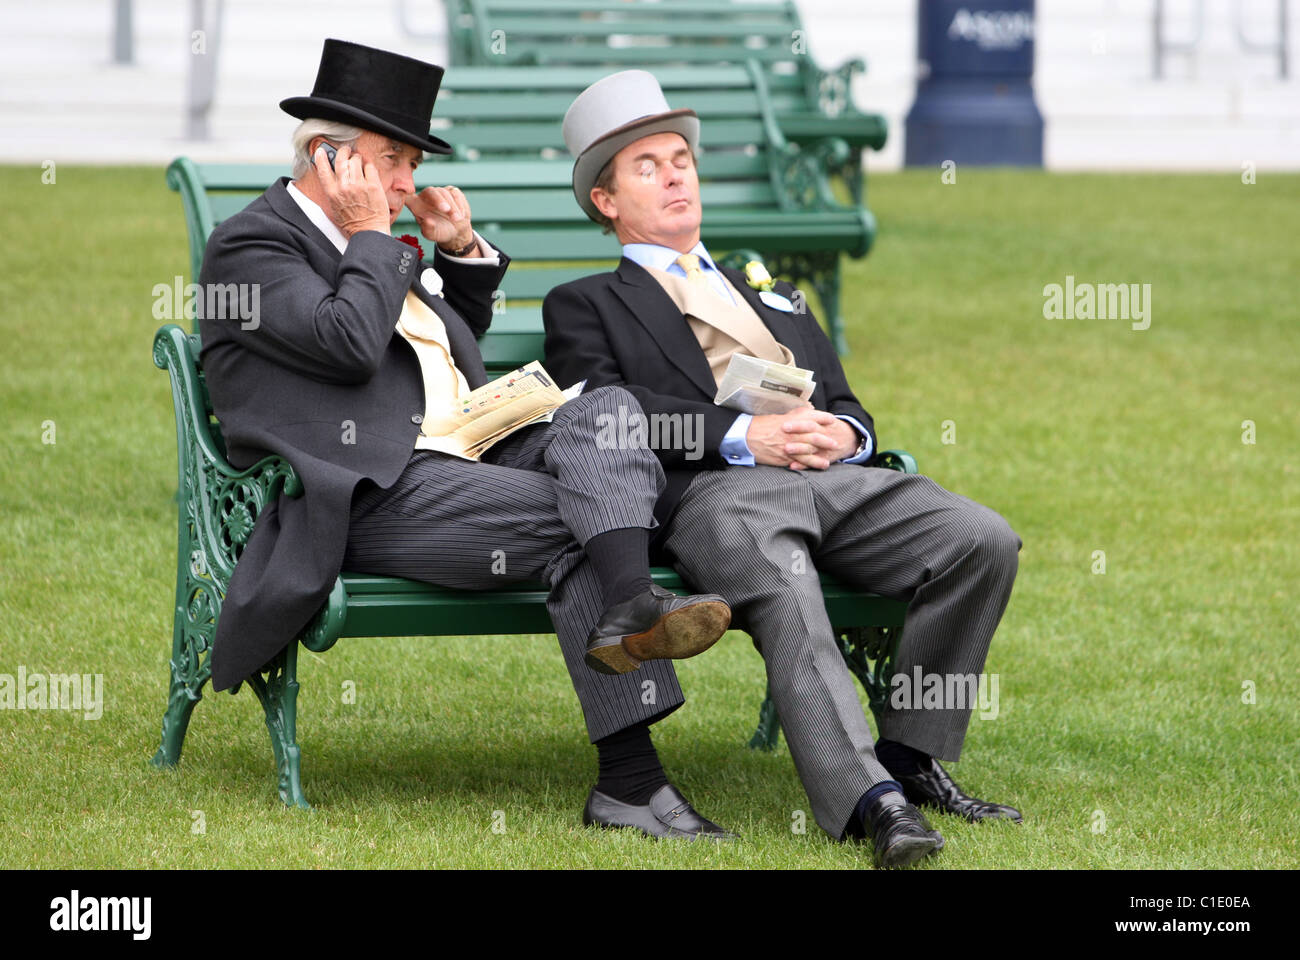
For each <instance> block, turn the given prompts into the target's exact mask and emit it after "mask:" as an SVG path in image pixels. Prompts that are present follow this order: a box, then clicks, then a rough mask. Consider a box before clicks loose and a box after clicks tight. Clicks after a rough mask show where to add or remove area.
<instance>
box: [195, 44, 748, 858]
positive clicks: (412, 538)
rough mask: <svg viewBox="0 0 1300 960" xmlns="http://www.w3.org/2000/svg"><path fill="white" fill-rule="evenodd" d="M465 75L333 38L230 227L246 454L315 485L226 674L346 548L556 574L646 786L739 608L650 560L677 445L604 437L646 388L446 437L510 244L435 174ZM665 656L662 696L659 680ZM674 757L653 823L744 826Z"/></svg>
mask: <svg viewBox="0 0 1300 960" xmlns="http://www.w3.org/2000/svg"><path fill="white" fill-rule="evenodd" d="M441 78H442V68H441V67H437V66H434V65H432V64H427V63H423V62H421V61H419V60H414V59H411V58H409V57H403V56H400V55H398V54H394V53H389V52H387V51H383V50H376V49H374V48H371V47H366V46H362V45H361V44H355V43H346V42H343V41H339V40H326V41H325V48H324V51H323V52H322V55H321V63H320V69H319V72H318V74H317V77H316V85H315V88H314V89H313V90H312V93H311V95H310V96H307V97H293V98H290V99H288V100H285V101H284V102H283V103H281V107H282V108H283V109H284V110H285V111H286V112H288V113H289V114H291V115H292V116H294V117H297V118H298V119H300V120H301V121H302V123H301V124H300V125H299V127H298V130H297V131H296V132H295V134H294V138H293V139H294V148H295V154H296V157H295V164H294V171H293V172H294V179H292V180H290V179H289V178H288V177H284V178H281V179H280V180H279V181H277V182H276V183H274V184H272V185H271V186H270V187H269V188H268V189H267V190H266V192H265V193H264V194H263V195H262V196H260V197H259V198H258V199H256V200H254V201H253V202H252V203H251V204H249V206H248V207H247V208H245V209H244V210H243V211H241V212H239V213H237V214H235V215H234V216H231V217H230V218H229V219H227V220H226V221H225V222H223V223H222V224H221V225H220V226H218V227H217V228H216V229H215V230H214V231H213V233H212V236H211V238H210V239H209V240H208V243H207V247H206V253H205V257H204V261H203V268H202V271H201V278H200V280H201V283H202V284H204V286H205V288H206V289H212V288H211V287H208V286H207V285H208V284H223V285H229V289H234V288H235V285H236V284H245V283H251V284H257V285H258V286H259V288H260V306H261V311H260V318H259V322H258V323H255V324H247V323H242V322H240V321H239V320H233V321H227V320H224V319H222V317H221V315H218V316H216V317H207V316H204V317H201V318H200V321H199V326H200V330H201V332H202V338H203V352H202V360H203V367H204V371H205V374H206V379H207V386H208V389H209V391H210V393H211V397H212V404H213V408H214V410H215V412H216V415H217V417H218V419H219V420H220V421H221V426H222V433H223V436H224V438H225V443H226V448H227V455H228V457H229V459H230V461H231V462H232V463H233V464H234V465H235V466H237V467H246V466H248V465H250V464H252V463H254V462H256V461H257V460H259V459H261V458H262V457H264V456H266V455H268V454H278V455H280V456H282V457H284V458H285V459H286V460H288V461H289V463H291V464H292V465H293V467H294V469H295V470H296V471H297V472H298V475H299V476H300V477H301V478H302V481H303V488H304V491H303V494H302V496H301V497H297V498H289V497H281V498H280V499H279V500H278V501H277V502H275V503H272V504H269V505H268V506H267V508H266V509H264V510H263V511H262V512H261V514H260V516H258V517H257V521H256V525H255V526H254V528H253V531H252V534H251V535H250V537H249V539H248V542H247V544H246V545H245V547H244V550H243V553H242V556H240V558H239V561H238V563H237V564H236V566H235V569H234V572H233V575H232V576H231V579H230V585H229V589H228V592H227V595H226V596H225V598H224V602H223V604H222V607H221V610H220V617H219V619H218V622H217V634H216V642H215V644H214V647H213V653H212V680H213V686H214V688H215V689H217V690H222V689H225V688H227V687H232V686H234V685H236V684H237V683H239V682H240V681H241V680H243V679H244V678H246V677H248V676H249V675H251V674H252V673H253V672H254V671H257V670H258V669H259V668H262V667H263V665H264V664H266V663H267V662H268V661H270V660H271V658H273V657H274V656H275V655H276V654H277V653H278V652H279V651H280V650H281V649H283V648H284V646H285V645H286V644H288V643H294V642H296V641H295V639H294V638H295V636H296V635H297V633H298V632H299V630H301V628H302V627H303V626H304V625H305V623H306V622H307V621H308V619H309V618H310V617H311V616H312V615H313V614H314V613H315V612H316V610H318V609H319V608H320V606H321V604H322V603H323V602H324V601H325V599H326V596H327V595H328V593H329V591H330V589H331V587H332V585H333V583H334V581H335V578H336V577H337V576H338V573H339V571H340V569H348V570H352V571H355V572H361V573H375V574H384V575H390V576H401V577H408V578H411V579H416V580H423V581H427V582H430V583H436V584H440V585H443V586H449V587H457V588H462V589H472V590H473V589H476V590H483V589H490V588H492V587H496V586H500V585H502V584H505V583H508V582H511V581H519V580H542V581H544V582H545V583H546V584H547V585H548V587H549V594H548V599H547V606H548V609H549V611H550V613H551V617H552V620H553V621H554V623H555V627H556V632H557V634H558V635H559V640H560V645H561V648H562V650H563V653H564V658H565V663H566V665H567V666H568V669H569V673H570V677H571V679H572V681H573V684H574V688H575V689H576V691H577V693H578V698H579V700H580V701H581V704H582V708H583V713H584V716H585V718H586V722H587V729H588V733H589V735H590V738H591V739H592V740H593V741H594V742H596V743H597V745H598V748H599V750H600V762H601V779H600V781H598V784H597V785H598V786H600V787H601V789H602V791H605V790H609V791H612V792H613V793H615V794H616V795H618V796H620V797H623V798H625V799H638V798H637V797H636V794H635V790H633V789H631V788H630V787H629V786H628V782H627V781H628V778H627V777H626V776H623V775H622V771H623V769H624V768H626V767H627V766H629V765H631V766H633V767H635V768H636V769H639V770H640V769H644V768H645V765H646V764H645V756H644V749H643V745H648V744H649V734H648V733H647V732H646V731H647V727H648V725H649V724H650V723H653V722H654V721H655V720H657V719H659V718H660V717H662V716H665V715H666V714H668V713H670V712H671V711H672V710H674V709H676V707H678V706H679V705H680V704H681V703H682V697H681V691H680V688H679V687H678V684H677V680H676V676H675V674H674V672H673V670H672V667H671V664H669V663H667V662H665V660H667V659H673V658H682V657H688V656H692V655H694V654H697V653H699V652H701V651H703V650H705V649H707V648H708V646H709V645H710V644H712V643H713V642H714V641H716V640H717V638H718V637H719V636H721V634H722V633H723V631H724V630H725V629H726V626H727V622H728V620H729V618H730V612H729V611H728V609H727V606H726V604H725V602H723V601H722V600H721V598H719V597H716V596H692V597H677V596H674V595H673V594H670V593H668V592H667V591H663V590H660V589H659V588H658V587H656V586H654V585H653V584H652V583H651V581H650V571H649V566H648V560H647V556H646V544H647V540H648V537H649V531H650V530H651V529H653V527H654V525H655V521H654V518H653V512H652V511H653V505H654V502H655V499H656V496H657V495H658V492H659V490H660V488H661V487H662V484H663V473H662V469H661V468H660V466H659V464H658V462H657V460H656V459H655V457H654V455H653V454H652V453H651V452H650V451H648V450H646V449H644V448H642V449H624V450H613V449H608V448H606V447H603V446H602V445H601V444H600V443H599V442H598V438H597V427H596V424H597V422H598V420H599V418H600V417H601V416H602V415H603V413H604V412H607V411H611V410H614V409H616V408H617V407H619V406H620V405H624V404H633V405H635V403H636V401H635V400H634V399H633V398H632V397H631V396H630V395H629V394H628V393H627V392H626V391H624V390H622V389H621V388H618V387H611V388H604V389H594V388H593V389H592V390H589V391H587V392H585V393H584V394H582V395H581V396H580V397H578V398H576V399H574V400H571V401H569V402H568V403H565V404H564V405H563V406H561V407H560V408H559V409H558V410H557V411H556V413H555V416H554V421H553V422H552V423H550V424H535V425H532V426H530V427H526V428H524V429H522V430H520V431H518V432H516V433H514V434H512V435H510V436H509V437H507V438H506V439H504V440H502V441H500V442H498V443H497V444H495V445H494V446H492V447H491V448H490V449H489V450H488V451H487V452H486V453H484V454H483V455H482V457H481V458H480V459H478V460H473V459H468V458H460V457H457V456H453V455H451V454H449V453H444V452H441V450H440V448H439V443H438V440H439V439H440V438H441V437H442V436H444V435H445V434H446V432H447V431H446V428H445V427H444V426H443V425H444V424H445V423H447V422H448V417H447V416H446V414H448V413H449V412H451V411H454V410H455V409H456V407H457V406H458V404H457V398H458V397H460V396H463V395H464V394H465V393H467V392H469V390H471V389H473V388H477V387H480V386H482V385H483V384H484V383H486V382H487V379H488V378H487V373H486V371H485V369H484V365H483V359H482V356H481V355H480V353H479V350H478V346H477V343H476V339H477V337H479V336H481V335H482V334H483V332H484V331H485V330H486V329H487V327H488V324H489V323H490V322H491V319H492V293H493V291H494V290H495V289H496V288H497V287H498V285H499V283H500V280H501V275H502V273H503V272H504V270H505V268H506V265H507V264H508V262H509V258H508V257H507V256H506V255H505V254H504V253H502V252H501V251H499V250H496V249H494V248H493V247H491V245H489V244H488V243H487V242H486V241H485V240H484V239H483V238H482V237H481V236H479V235H478V234H477V233H476V232H475V231H474V229H473V227H472V225H471V218H470V207H469V203H468V201H467V200H466V198H465V197H464V195H463V194H462V193H461V192H460V191H459V190H457V189H456V188H455V187H426V188H425V189H424V190H421V191H418V192H417V191H416V189H415V183H414V172H415V170H416V168H417V167H418V166H419V165H420V162H421V160H422V159H423V155H424V153H425V152H429V153H441V154H445V153H449V152H450V148H449V147H448V145H447V144H446V143H444V142H443V141H441V140H439V139H438V138H436V137H434V136H432V135H431V134H430V133H429V119H430V114H431V113H432V110H433V104H434V99H435V98H436V96H437V93H438V86H439V83H440V81H441ZM403 207H407V208H409V209H410V211H411V213H412V214H413V215H414V216H415V218H416V220H417V221H418V223H419V226H420V232H421V233H422V234H423V238H424V240H425V241H426V242H428V243H430V244H431V245H432V246H433V248H434V252H433V255H432V256H431V258H429V259H428V260H425V259H423V251H422V250H420V248H419V244H418V241H415V239H414V238H410V240H411V241H412V242H410V243H407V242H402V241H400V240H397V239H394V238H393V237H392V235H391V234H390V232H389V231H390V228H391V226H392V225H393V223H394V222H395V221H396V220H397V217H398V215H399V214H400V213H401V211H402V208H403ZM417 250H419V252H418V253H417ZM202 299H203V298H200V300H202ZM226 315H228V316H237V314H235V313H230V312H226ZM502 558H504V559H505V563H504V566H503V565H502V564H501V563H499V562H498V561H499V560H500V559H502ZM466 628H467V630H469V631H470V632H473V630H474V625H473V624H472V623H471V624H467V625H466ZM495 652H496V648H493V647H490V646H487V645H484V647H483V655H484V656H485V657H489V658H490V657H492V656H494V654H495ZM432 655H433V656H436V652H434V653H433V654H432ZM646 661H648V662H646ZM643 663H644V667H642V664H643ZM634 670H640V672H639V673H636V674H630V675H626V674H629V672H630V671H634ZM647 679H649V680H651V681H652V682H653V684H654V689H655V690H656V692H657V696H656V697H652V698H646V697H645V696H644V693H643V690H644V689H645V688H644V686H643V683H644V681H645V680H647ZM651 753H653V748H651ZM655 773H656V769H652V770H651V774H652V775H653V774H655ZM657 776H658V780H659V782H658V783H657V784H656V786H657V787H658V789H657V790H656V792H655V794H654V797H655V801H654V803H655V809H654V811H653V813H654V814H655V816H654V817H652V818H651V819H650V821H649V824H648V826H649V827H650V828H651V829H657V830H658V831H659V832H661V833H663V834H665V835H668V834H673V833H677V834H690V835H691V836H698V835H701V834H706V833H707V834H714V835H718V834H721V833H722V831H721V829H720V828H718V827H716V825H714V824H710V823H709V822H708V821H707V820H704V819H703V818H702V817H699V816H698V815H696V814H695V813H694V811H693V810H691V808H690V806H689V805H688V804H686V803H685V801H684V800H683V799H682V798H681V796H680V794H677V793H676V792H675V790H674V789H673V788H672V787H671V785H668V783H667V778H666V777H665V776H664V775H663V771H662V768H657ZM652 779H653V777H652ZM641 783H642V781H637V782H635V783H633V785H632V786H633V787H638V788H639V787H640V786H641Z"/></svg>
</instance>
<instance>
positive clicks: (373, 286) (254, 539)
mask: <svg viewBox="0 0 1300 960" xmlns="http://www.w3.org/2000/svg"><path fill="white" fill-rule="evenodd" d="M287 183H288V178H287V177H284V178H281V179H280V180H279V181H277V182H276V183H275V184H273V185H272V186H271V187H270V188H268V189H267V191H266V192H265V193H264V194H263V195H262V196H260V197H259V198H257V199H256V200H254V201H253V202H252V203H251V204H249V206H248V207H247V208H246V209H244V210H243V211H241V212H240V213H238V214H236V215H235V216H233V217H231V218H230V219H229V220H226V221H225V222H224V223H222V224H221V225H220V226H219V227H217V229H216V230H214V231H213V233H212V236H211V237H210V238H209V240H208V244H207V249H206V253H205V256H204V258H203V269H202V271H201V273H200V283H201V284H203V285H204V287H203V288H204V289H208V288H207V286H206V285H207V284H215V283H221V284H229V283H256V284H259V285H260V293H259V296H260V304H259V305H260V317H259V321H260V322H259V323H258V324H257V325H256V327H255V328H252V329H247V330H245V329H243V328H242V327H243V326H244V324H241V321H240V320H239V319H238V318H237V317H236V318H235V319H229V320H223V319H219V318H215V317H213V318H209V317H200V320H199V330H200V333H201V334H202V338H203V352H202V356H201V359H202V363H203V368H204V371H205V375H206V379H207V385H208V391H209V393H210V394H211V396H212V405H213V409H214V411H215V413H216V415H217V418H218V419H219V420H220V421H221V427H222V432H223V434H224V436H225V440H226V447H227V455H228V457H229V459H230V462H231V463H232V464H234V465H235V466H236V467H240V468H243V467H247V466H250V465H251V464H252V463H254V462H255V461H256V460H258V459H260V458H261V457H264V456H266V455H267V454H268V453H276V454H279V455H280V456H282V457H284V458H285V459H286V460H288V461H289V463H291V464H292V465H293V467H294V469H295V470H297V471H298V473H299V475H300V476H301V477H302V480H303V486H304V490H305V492H304V494H303V495H302V496H301V497H299V498H289V497H280V499H279V500H278V502H276V503H272V504H270V505H268V507H267V508H266V509H265V510H263V511H262V514H261V516H259V517H258V518H257V523H256V526H255V527H254V529H253V532H252V535H251V536H250V538H249V540H248V542H247V544H245V547H244V552H243V555H242V556H241V557H240V560H239V562H238V564H237V565H236V566H235V571H234V574H233V575H232V576H231V579H230V587H229V590H228V591H227V594H226V598H225V601H224V603H223V605H222V610H221V615H220V618H219V619H218V622H217V635H216V641H215V645H214V647H213V651H212V686H213V689H214V690H224V689H225V688H227V687H231V686H234V685H235V684H236V683H238V682H240V681H241V680H243V679H244V678H245V677H247V676H249V675H250V674H251V673H253V672H254V671H255V670H257V669H258V668H259V667H261V666H262V665H263V664H265V663H266V662H267V661H268V660H270V659H271V658H272V657H274V656H275V655H276V654H277V653H278V652H279V651H280V650H281V649H283V648H284V647H285V646H286V645H287V644H288V643H289V642H290V641H291V640H292V639H293V638H294V637H295V636H296V635H297V633H298V631H299V630H301V629H302V627H303V626H304V625H305V624H306V623H307V621H308V620H309V619H310V618H311V616H312V614H314V613H315V612H316V610H317V609H319V608H320V606H321V604H322V603H324V602H325V599H326V597H327V596H328V595H329V591H330V588H331V587H332V586H333V583H334V580H335V578H336V577H337V576H338V573H339V569H340V567H341V566H342V562H343V551H344V548H345V546H346V543H347V535H348V513H349V508H350V506H351V502H352V495H353V491H354V490H355V489H356V487H357V485H358V484H360V483H362V482H363V481H371V482H373V483H375V484H377V485H378V486H380V487H388V486H391V485H392V484H393V483H394V482H395V481H396V479H397V477H398V475H399V474H400V473H401V472H402V469H403V468H404V467H405V466H406V462H407V460H409V459H410V457H411V455H412V453H413V452H414V445H415V437H416V435H417V434H418V433H419V431H420V426H419V423H420V417H421V415H422V414H423V412H424V387H423V381H422V380H421V378H420V367H419V362H418V361H417V360H416V357H415V351H414V350H413V349H412V348H411V346H410V344H408V343H407V342H406V341H405V340H404V339H403V338H402V337H401V336H400V335H399V334H397V333H396V332H395V331H394V326H395V324H396V323H397V318H398V316H399V315H400V314H401V309H402V301H403V300H404V299H405V297H406V292H407V290H409V289H414V290H415V292H416V294H417V295H418V296H419V297H420V299H421V300H423V301H424V302H425V303H427V304H428V305H429V307H430V308H431V309H432V310H433V311H434V312H435V313H436V314H437V315H438V316H439V317H441V318H442V320H443V322H444V323H445V324H446V327H447V336H448V339H449V340H450V342H451V348H452V355H453V357H454V359H455V361H456V365H457V366H458V367H459V368H460V370H461V372H462V373H463V374H464V375H465V379H466V381H468V383H469V385H470V387H471V388H473V387H478V386H481V385H483V384H484V383H486V382H487V374H486V372H485V371H484V368H483V360H482V357H481V355H480V354H479V350H478V345H477V343H476V342H475V341H476V338H477V337H479V336H481V335H482V334H483V332H484V331H486V330H487V328H488V324H489V323H490V322H491V318H492V292H493V291H494V290H496V289H497V287H498V286H499V285H500V282H501V277H502V274H503V273H504V272H505V269H506V266H507V264H508V263H509V258H508V257H506V255H505V254H501V264H500V266H499V267H497V268H495V269H493V268H489V267H484V266H467V265H464V264H457V263H452V262H451V261H448V260H446V259H444V258H442V257H441V256H440V255H438V254H435V260H434V265H435V266H436V268H437V270H438V272H439V273H440V274H441V275H442V276H443V278H444V281H445V283H444V291H443V293H444V296H445V297H446V299H445V300H444V299H442V298H439V297H436V296H430V295H429V294H428V293H427V292H426V291H425V289H424V287H423V285H422V284H420V283H419V282H418V280H419V276H420V273H421V271H422V270H423V269H424V266H425V265H423V264H421V263H419V262H418V259H417V256H416V252H415V250H414V248H412V247H411V246H409V245H408V244H405V243H402V242H401V241H399V240H395V239H393V238H392V237H388V236H385V235H383V234H381V233H378V232H376V231H363V232H361V233H358V234H356V235H355V236H353V237H352V238H351V240H350V241H349V243H348V247H347V251H346V253H343V254H340V253H339V252H338V250H337V249H336V248H335V247H334V245H333V244H332V243H330V241H329V240H328V239H326V237H325V236H324V235H323V234H322V233H321V232H320V230H319V229H317V228H316V226H315V225H313V224H312V222H311V221H310V220H308V219H307V217H306V215H305V214H304V213H303V212H302V210H301V209H300V208H299V206H298V205H297V204H296V203H295V202H294V200H293V198H292V197H291V196H289V193H288V191H287V189H286V184H287ZM204 299H205V298H203V297H200V298H199V301H200V303H202V301H203V300H204ZM227 313H228V315H232V316H234V315H235V313H236V312H233V311H228V312H227ZM248 326H250V327H253V324H252V323H251V322H250V323H249V324H248ZM349 441H352V442H349Z"/></svg>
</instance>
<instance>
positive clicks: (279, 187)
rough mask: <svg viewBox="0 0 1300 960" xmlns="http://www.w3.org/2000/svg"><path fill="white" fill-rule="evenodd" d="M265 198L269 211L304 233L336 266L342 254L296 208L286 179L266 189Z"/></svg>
mask: <svg viewBox="0 0 1300 960" xmlns="http://www.w3.org/2000/svg"><path fill="white" fill-rule="evenodd" d="M265 196H266V202H267V203H269V204H270V205H271V209H272V210H274V211H275V212H276V213H278V214H279V215H280V216H281V217H283V218H284V219H285V220H288V221H289V222H290V223H292V224H293V225H294V226H295V227H297V228H298V229H300V230H301V231H302V232H303V233H305V234H306V235H307V238H308V239H309V240H311V242H312V243H314V244H315V245H316V246H317V247H318V248H320V250H321V251H322V252H324V254H325V255H326V256H327V257H329V259H330V262H331V263H334V264H335V265H337V264H338V262H339V261H340V260H342V259H343V254H341V253H339V248H338V247H336V246H334V244H333V243H331V242H330V239H329V237H327V236H325V234H323V233H321V232H320V228H319V227H317V226H316V224H314V223H312V222H311V220H310V219H309V218H308V216H307V214H305V213H303V212H302V207H300V206H298V204H297V203H296V202H295V201H294V199H293V197H291V196H289V178H288V177H281V178H280V179H279V180H277V181H275V183H273V184H271V185H270V186H269V187H267V188H266V194H265Z"/></svg>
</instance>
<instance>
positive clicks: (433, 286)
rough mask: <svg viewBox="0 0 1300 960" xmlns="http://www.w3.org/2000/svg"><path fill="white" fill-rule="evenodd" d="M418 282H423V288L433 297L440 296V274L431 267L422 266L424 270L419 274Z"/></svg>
mask: <svg viewBox="0 0 1300 960" xmlns="http://www.w3.org/2000/svg"><path fill="white" fill-rule="evenodd" d="M420 283H422V284H424V289H425V290H428V291H429V292H430V293H431V294H433V295H434V296H435V297H441V296H442V274H440V273H439V272H438V271H437V270H435V269H433V267H425V268H424V272H423V273H422V274H420Z"/></svg>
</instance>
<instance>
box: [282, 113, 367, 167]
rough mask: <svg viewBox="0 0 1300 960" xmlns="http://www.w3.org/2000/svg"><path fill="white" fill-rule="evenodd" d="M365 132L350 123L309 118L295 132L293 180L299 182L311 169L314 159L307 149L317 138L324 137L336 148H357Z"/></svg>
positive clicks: (293, 139) (293, 140) (293, 138)
mask: <svg viewBox="0 0 1300 960" xmlns="http://www.w3.org/2000/svg"><path fill="white" fill-rule="evenodd" d="M364 132H365V131H363V130H362V129H361V128H360V127H354V126H352V125H351V124H348V123H338V122H336V121H334V120H320V119H318V118H315V117H309V118H307V119H306V120H304V121H303V122H302V123H300V124H298V128H297V129H296V130H294V132H293V137H292V142H293V178H294V179H295V180H299V179H301V178H302V177H304V176H306V175H307V171H308V170H310V169H311V166H312V158H311V154H309V153H308V152H307V148H308V147H310V146H311V142H312V141H313V140H315V139H316V138H317V137H324V138H325V139H326V140H328V141H329V142H330V143H332V144H334V146H336V147H344V146H346V147H355V146H356V145H357V140H359V139H360V138H361V134H362V133H364Z"/></svg>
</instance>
